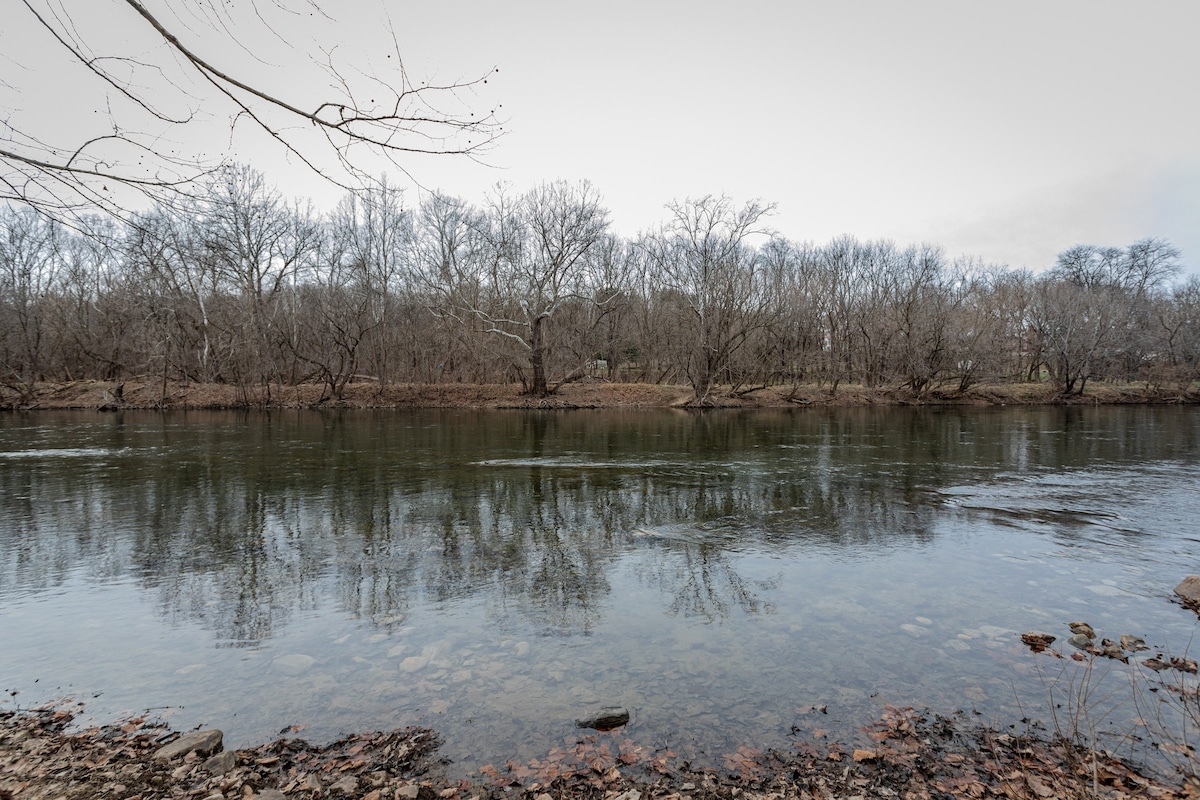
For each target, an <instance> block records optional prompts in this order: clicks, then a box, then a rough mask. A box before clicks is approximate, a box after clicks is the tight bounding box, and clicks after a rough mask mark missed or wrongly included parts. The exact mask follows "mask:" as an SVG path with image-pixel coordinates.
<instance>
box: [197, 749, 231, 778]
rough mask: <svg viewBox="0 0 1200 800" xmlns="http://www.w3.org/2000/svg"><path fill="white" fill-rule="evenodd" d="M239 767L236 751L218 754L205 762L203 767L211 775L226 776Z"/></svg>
mask: <svg viewBox="0 0 1200 800" xmlns="http://www.w3.org/2000/svg"><path fill="white" fill-rule="evenodd" d="M237 765H238V754H237V751H236V750H225V751H224V752H221V753H217V754H216V755H215V756H213V757H212V758H210V759H209V760H208V761H205V762H204V764H203V767H204V769H205V770H207V771H208V772H209V774H211V775H224V774H225V773H226V772H229V770H231V769H233V768H234V767H236V766H237Z"/></svg>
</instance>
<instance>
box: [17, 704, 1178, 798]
mask: <svg viewBox="0 0 1200 800" xmlns="http://www.w3.org/2000/svg"><path fill="white" fill-rule="evenodd" d="M77 711H78V708H75V709H72V708H63V707H57V708H52V707H46V708H32V709H24V710H20V711H11V710H10V711H3V712H0V800H27V799H32V798H37V799H38V800H42V799H43V798H44V799H47V800H48V799H49V798H66V800H75V799H76V798H108V797H111V798H120V799H121V800H154V799H156V798H173V799H178V798H187V799H189V800H190V799H192V798H195V799H196V800H233V798H241V800H254V799H255V798H258V799H259V800H283V799H284V798H347V799H353V798H361V800H485V798H486V799H488V800H491V799H492V798H522V799H523V800H560V799H562V798H566V799H567V800H573V799H574V798H588V800H660V799H661V800H684V798H700V799H701V800H718V799H720V800H784V799H785V798H787V799H790V798H855V797H863V798H865V797H889V798H890V797H899V798H904V800H926V799H927V798H939V797H969V798H985V797H996V798H1001V797H1003V798H1008V800H1046V799H1047V798H1050V797H1085V796H1086V797H1110V798H1122V797H1152V798H1164V799H1165V800H1172V799H1173V798H1194V797H1196V796H1197V794H1198V793H1200V784H1196V783H1193V782H1190V781H1189V780H1188V779H1183V780H1181V782H1180V783H1178V784H1172V783H1170V782H1164V781H1161V780H1158V779H1155V778H1151V777H1147V776H1145V775H1142V774H1139V773H1138V771H1137V770H1136V769H1134V768H1133V767H1132V766H1130V765H1128V764H1125V763H1123V762H1121V761H1120V760H1118V759H1116V758H1113V757H1111V756H1107V755H1104V754H1100V753H1096V752H1094V751H1088V750H1085V749H1083V748H1080V747H1078V746H1076V745H1073V744H1071V743H1069V742H1065V741H1052V740H1048V739H1042V738H1037V737H1030V736H1021V735H1015V734H1012V733H1003V732H998V731H995V730H991V729H988V728H986V727H979V726H974V725H973V723H971V722H969V721H968V720H967V719H965V718H964V717H962V716H959V717H957V718H953V719H951V718H945V717H938V716H934V715H930V714H923V713H919V712H916V711H914V710H912V709H909V708H887V709H885V711H884V713H883V715H882V716H881V717H880V719H879V720H877V721H876V722H875V723H874V724H872V725H871V726H869V728H868V734H869V735H870V737H871V738H872V739H873V740H874V742H875V745H874V746H873V747H871V748H870V749H863V748H859V749H854V750H847V749H843V748H842V747H840V746H839V745H838V744H836V743H823V744H821V745H817V744H816V743H810V742H798V743H797V745H796V747H795V749H794V751H793V752H787V753H783V752H778V751H763V750H757V749H754V748H751V747H741V748H739V749H738V751H737V752H736V753H733V754H730V755H729V756H727V757H726V759H725V761H726V763H725V765H724V766H725V768H724V769H721V770H717V769H693V768H691V767H690V766H689V765H686V764H679V763H677V760H676V758H675V757H674V754H673V753H671V752H670V751H668V750H665V749H658V750H649V749H647V748H644V747H642V748H639V747H636V746H633V745H631V744H630V743H629V742H627V741H623V740H622V738H621V736H620V734H619V732H617V731H613V732H609V733H592V734H588V735H581V736H580V738H579V740H578V742H577V744H576V745H575V747H573V748H556V750H554V751H551V752H550V753H548V754H546V756H545V757H544V758H542V759H535V760H534V761H531V762H530V763H529V764H520V765H518V764H513V763H508V764H504V765H501V766H496V765H490V764H489V765H486V766H484V767H483V768H481V770H480V775H479V778H478V779H477V780H474V781H467V780H450V779H448V778H447V777H446V776H445V773H444V770H443V769H442V768H443V766H444V764H443V763H442V762H441V761H440V760H439V758H438V753H437V745H438V737H437V735H436V734H435V733H434V732H432V731H429V730H426V729H422V728H408V729H405V730H400V731H392V732H379V733H365V734H355V735H351V736H347V737H344V738H342V739H339V740H338V741H335V742H332V743H329V744H325V745H314V744H311V743H308V742H306V741H304V740H301V739H294V738H293V739H288V738H284V739H279V740H277V741H274V742H270V743H267V744H263V745H260V746H257V747H251V748H242V749H237V750H222V749H221V738H222V737H221V733H220V731H213V730H209V731H196V732H192V733H187V734H183V735H180V734H177V733H175V732H173V731H171V730H169V729H168V728H166V727H164V726H162V725H160V724H156V723H154V722H153V721H150V720H147V719H145V718H138V719H131V720H126V721H124V722H122V723H117V724H112V725H105V726H101V727H95V728H88V729H85V730H78V731H75V730H72V728H71V723H72V720H73V719H74V717H75V713H76V712H77Z"/></svg>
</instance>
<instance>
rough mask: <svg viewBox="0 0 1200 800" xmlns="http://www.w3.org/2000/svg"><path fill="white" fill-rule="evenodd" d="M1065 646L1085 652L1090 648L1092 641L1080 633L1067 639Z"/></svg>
mask: <svg viewBox="0 0 1200 800" xmlns="http://www.w3.org/2000/svg"><path fill="white" fill-rule="evenodd" d="M1067 644H1069V645H1071V647H1077V648H1079V649H1080V650H1087V649H1088V648H1089V647H1091V646H1092V639H1091V637H1088V636H1084V635H1083V634H1082V633H1077V634H1075V635H1074V636H1072V637H1071V638H1069V639H1067Z"/></svg>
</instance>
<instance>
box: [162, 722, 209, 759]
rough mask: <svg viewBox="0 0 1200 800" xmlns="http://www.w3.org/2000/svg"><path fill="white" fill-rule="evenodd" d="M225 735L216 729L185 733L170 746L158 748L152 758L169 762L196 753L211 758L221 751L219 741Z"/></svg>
mask: <svg viewBox="0 0 1200 800" xmlns="http://www.w3.org/2000/svg"><path fill="white" fill-rule="evenodd" d="M224 738H225V734H223V733H221V732H220V731H219V730H217V729H216V728H212V729H210V730H207V731H192V732H191V733H185V734H184V735H183V736H180V737H179V738H178V739H176V740H175V741H173V742H171V743H170V744H166V745H163V746H162V747H160V748H159V750H158V752H157V753H155V754H154V757H155V758H157V759H158V760H160V761H170V760H171V759H172V758H178V757H180V756H186V755H187V754H188V753H196V754H197V755H200V756H211V755H212V754H213V753H216V752H218V751H219V750H220V749H221V741H222V740H223V739H224Z"/></svg>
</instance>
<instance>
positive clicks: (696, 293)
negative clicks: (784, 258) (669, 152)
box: [652, 195, 779, 404]
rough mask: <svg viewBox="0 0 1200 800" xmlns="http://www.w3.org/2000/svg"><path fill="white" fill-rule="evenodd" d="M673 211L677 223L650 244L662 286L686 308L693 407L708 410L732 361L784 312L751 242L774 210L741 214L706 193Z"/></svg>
mask: <svg viewBox="0 0 1200 800" xmlns="http://www.w3.org/2000/svg"><path fill="white" fill-rule="evenodd" d="M667 208H668V210H669V211H670V215H671V219H670V221H669V222H668V223H667V225H666V226H665V227H664V228H663V230H662V232H661V233H660V235H659V236H657V237H655V238H654V240H652V246H653V247H654V258H655V260H656V262H657V266H658V267H659V268H660V269H661V271H662V278H661V280H662V282H663V284H664V286H666V287H667V288H668V289H670V290H672V292H673V293H674V295H675V298H676V299H677V300H678V301H679V302H680V303H682V304H684V306H685V307H686V317H687V330H688V331H689V334H690V336H689V352H688V356H687V367H686V370H687V375H688V379H689V381H690V382H691V385H692V392H693V397H692V402H694V403H696V404H705V403H708V402H709V401H710V395H711V393H712V389H713V386H714V384H715V383H716V382H717V381H718V378H719V376H720V375H721V372H722V370H724V369H725V368H726V366H727V365H728V364H729V359H730V357H731V356H732V355H733V354H734V353H735V352H737V350H738V349H739V348H740V347H742V345H744V344H745V343H746V339H747V337H749V336H750V334H751V333H753V332H754V331H756V330H758V329H759V328H761V327H762V326H764V325H765V324H767V322H768V321H769V320H770V319H771V318H772V315H773V314H775V313H776V312H777V311H778V299H779V298H777V297H774V296H772V294H771V292H770V289H771V288H772V286H771V283H770V282H769V281H767V280H765V276H764V271H763V270H762V269H761V266H762V265H761V264H760V263H759V259H758V254H757V252H756V251H755V249H754V248H753V247H751V240H752V239H753V237H755V236H756V235H762V234H765V233H767V231H766V230H765V229H764V228H763V227H761V225H762V220H763V218H764V217H766V216H767V214H769V213H770V212H771V211H772V210H773V208H774V207H773V206H770V205H763V204H761V203H758V202H750V203H747V204H746V205H745V206H743V207H741V208H737V207H736V206H735V205H734V203H733V201H732V200H731V199H730V198H728V197H724V196H722V197H713V196H712V195H708V196H705V197H701V198H699V199H696V200H685V201H683V202H676V203H672V204H670V205H668V206H667Z"/></svg>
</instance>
